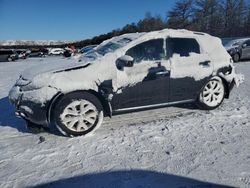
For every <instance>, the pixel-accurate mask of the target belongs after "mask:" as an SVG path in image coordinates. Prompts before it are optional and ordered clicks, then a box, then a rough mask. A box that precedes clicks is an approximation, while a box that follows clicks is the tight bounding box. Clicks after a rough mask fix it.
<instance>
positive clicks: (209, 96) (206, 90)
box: [197, 77, 225, 110]
mask: <svg viewBox="0 0 250 188" xmlns="http://www.w3.org/2000/svg"><path fill="white" fill-rule="evenodd" d="M224 98H225V86H224V84H223V81H222V80H221V78H219V77H215V78H212V79H211V80H209V81H208V83H207V84H206V85H205V86H204V87H203V88H202V90H201V91H200V94H199V96H198V101H197V105H198V107H199V108H200V109H203V110H213V109H216V108H218V107H219V106H220V105H221V104H222V102H223V101H224Z"/></svg>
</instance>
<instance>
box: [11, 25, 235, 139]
mask: <svg viewBox="0 0 250 188" xmlns="http://www.w3.org/2000/svg"><path fill="white" fill-rule="evenodd" d="M236 82H237V79H236V74H235V70H234V67H233V64H232V60H231V57H230V56H229V54H228V53H227V51H226V50H225V49H224V47H223V46H222V43H221V41H220V39H218V38H216V37H212V36H210V35H208V34H205V33H197V32H192V31H187V30H162V31H155V32H149V33H134V34H125V35H122V36H118V37H114V38H112V39H110V40H107V41H105V42H103V43H102V44H100V45H99V46H98V47H96V48H95V49H94V50H93V51H91V52H90V53H87V54H85V55H84V56H83V57H82V58H81V62H78V63H63V62H58V63H55V64H50V65H49V66H44V65H43V66H38V67H35V68H32V69H29V70H26V71H24V72H23V73H22V74H21V76H20V78H19V79H18V80H17V82H16V84H15V85H14V87H13V88H12V89H11V91H10V93H9V98H10V101H11V102H12V103H13V104H14V105H15V107H16V114H17V115H18V116H21V117H22V118H23V119H25V120H26V121H27V123H28V124H35V125H38V126H39V125H40V126H44V127H50V126H56V127H57V128H58V130H60V131H61V132H62V133H63V134H65V135H68V136H81V135H85V134H87V133H89V132H91V131H93V130H95V129H96V128H98V127H99V126H100V125H101V123H102V121H103V117H104V116H110V117H111V116H112V115H113V114H117V113H119V114H120V113H124V112H128V111H134V110H140V109H148V108H155V107H162V106H167V105H173V104H180V103H188V102H195V103H196V104H198V106H199V107H200V108H202V109H206V110H212V109H215V108H217V107H218V106H220V104H221V103H222V102H223V100H224V98H228V97H229V94H230V91H231V89H232V88H233V86H234V84H235V83H236Z"/></svg>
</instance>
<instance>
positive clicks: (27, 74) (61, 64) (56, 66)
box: [21, 59, 90, 80]
mask: <svg viewBox="0 0 250 188" xmlns="http://www.w3.org/2000/svg"><path fill="white" fill-rule="evenodd" d="M89 63H90V61H87V59H86V60H85V61H83V60H82V61H81V62H79V61H78V60H72V59H62V60H60V61H58V60H57V61H53V62H46V63H44V64H40V65H37V66H34V67H31V68H29V69H26V70H25V71H23V72H22V73H21V75H22V77H23V78H24V79H26V80H32V79H33V78H34V77H35V76H37V75H41V74H45V73H53V72H61V71H66V70H70V69H77V68H84V67H86V66H87V65H88V64H89Z"/></svg>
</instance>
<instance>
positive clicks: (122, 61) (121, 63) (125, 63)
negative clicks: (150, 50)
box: [116, 55, 134, 70]
mask: <svg viewBox="0 0 250 188" xmlns="http://www.w3.org/2000/svg"><path fill="white" fill-rule="evenodd" d="M116 66H117V68H118V69H119V70H123V69H124V67H133V66H134V58H133V57H131V56H128V55H124V56H122V57H120V58H119V59H118V60H117V61H116Z"/></svg>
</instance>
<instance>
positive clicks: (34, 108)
mask: <svg viewBox="0 0 250 188" xmlns="http://www.w3.org/2000/svg"><path fill="white" fill-rule="evenodd" d="M42 90H43V89H39V90H34V91H27V92H23V91H22V90H21V88H20V87H19V86H14V87H13V88H12V89H11V90H10V92H9V100H10V102H11V103H12V104H13V105H14V106H15V109H16V110H15V114H16V116H17V117H21V118H23V119H25V120H27V121H30V122H32V123H34V124H38V125H42V126H45V127H48V126H49V123H48V120H47V109H48V106H49V100H47V101H44V100H41V98H39V97H38V96H39V95H38V94H39V93H44V91H42ZM55 93H56V91H55ZM52 97H53V96H52ZM52 97H51V98H52Z"/></svg>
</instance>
